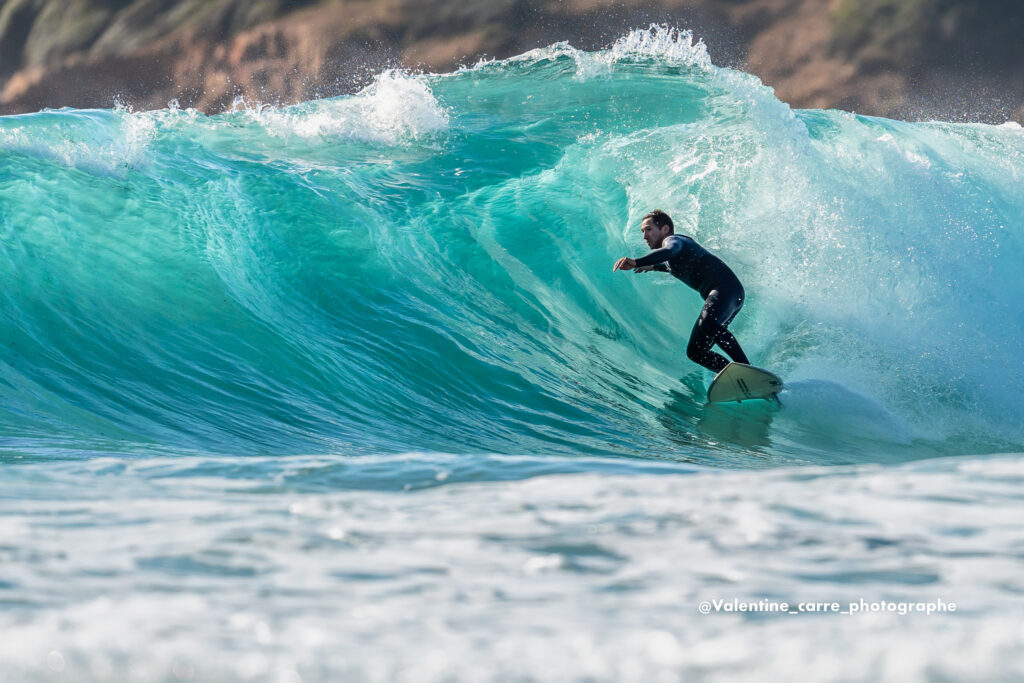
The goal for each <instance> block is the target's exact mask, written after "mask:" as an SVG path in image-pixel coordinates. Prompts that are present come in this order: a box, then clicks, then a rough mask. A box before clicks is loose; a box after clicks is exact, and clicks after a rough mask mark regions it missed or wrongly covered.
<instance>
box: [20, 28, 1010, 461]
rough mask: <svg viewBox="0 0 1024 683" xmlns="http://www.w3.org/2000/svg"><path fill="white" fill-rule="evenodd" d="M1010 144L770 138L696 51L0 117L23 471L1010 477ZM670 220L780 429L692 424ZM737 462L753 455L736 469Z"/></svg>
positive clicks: (799, 123)
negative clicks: (152, 459)
mask: <svg viewBox="0 0 1024 683" xmlns="http://www.w3.org/2000/svg"><path fill="white" fill-rule="evenodd" d="M1022 176H1024V133H1022V131H1021V129H1020V128H1019V127H1018V126H1016V125H1012V124H1007V125H1005V126H998V127H992V126H983V125H952V124H943V123H917V124H912V123H902V122H896V121H888V120H883V119H875V118H868V117H861V116H855V115H853V114H848V113H845V112H840V111H792V110H791V109H789V108H788V107H787V106H786V105H785V104H783V103H781V102H779V101H778V100H776V99H775V98H774V96H773V93H772V91H771V90H770V89H769V88H766V87H764V86H762V85H761V84H760V83H759V82H758V81H757V80H756V79H755V78H753V77H751V76H747V75H744V74H741V73H738V72H735V71H732V70H729V69H722V68H717V67H714V66H712V65H711V64H710V62H709V60H708V59H707V55H706V53H705V52H704V49H703V46H702V45H700V44H696V45H694V44H693V43H692V42H691V39H690V36H689V35H688V34H675V33H672V32H666V31H657V30H654V31H642V32H637V33H634V34H631V35H630V36H627V37H626V38H623V39H622V40H620V41H619V42H618V43H617V44H616V45H615V46H613V47H612V48H611V49H609V50H607V51H604V52H599V53H584V52H579V51H576V50H574V49H573V48H570V47H568V46H566V45H556V46H552V47H550V48H546V49H544V50H539V51H535V52H532V53H528V54H526V55H522V56H520V57H518V58H514V59H510V60H506V61H502V62H490V63H483V64H479V65H477V66H475V67H473V68H469V69H465V70H462V71H459V72H457V73H454V74H449V75H442V76H410V75H404V74H400V73H385V74H382V75H381V76H380V77H378V79H377V80H376V81H375V83H374V84H373V85H371V86H370V87H368V88H367V89H366V90H364V91H363V92H361V93H358V94H356V95H353V96H350V97H343V98H336V99H330V100H323V101H317V102H309V103H305V104H301V105H297V106H294V107H289V108H283V109H272V108H252V107H246V106H244V105H240V106H239V107H237V110H236V111H233V112H231V113H228V114H224V115H220V116H212V117H206V116H203V115H201V114H198V113H196V112H194V111H181V110H178V109H175V108H170V109H167V110H163V111H157V112H146V113H134V112H129V111H122V110H111V111H80V110H60V111H46V112H41V113H38V114H33V115H25V116H15V117H6V118H0V249H2V258H0V276H2V278H3V282H4V283H5V284H4V291H3V306H2V309H0V430H2V433H3V434H4V439H5V441H6V443H7V446H8V447H9V448H30V447H31V448H39V447H44V448H48V447H53V448H55V449H59V450H62V452H66V451H67V449H88V448H95V447H97V445H99V446H101V447H102V448H104V449H108V450H109V449H115V450H117V449H127V450H133V449H134V450H138V449H141V448H152V449H171V450H172V451H175V452H183V451H193V450H195V451H202V452H212V453H277V454H288V453H300V452H301V453H353V454H358V453H371V452H372V453H392V452H408V451H440V452H447V453H465V452H492V453H539V454H544V453H574V454H609V453H611V454H621V455H633V456H654V457H667V458H670V459H684V460H697V461H702V462H709V463H713V464H736V463H743V464H745V465H749V463H750V462H758V463H769V464H770V463H773V462H791V461H794V460H795V461H800V460H808V461H816V462H834V461H858V460H864V459H890V458H894V459H902V458H910V457H923V456H927V455H934V454H951V453H980V452H994V451H1006V450H1022V449H1024V445H1022V444H1024V427H1022V425H1024V400H1022V399H1024V392H1022V389H1021V387H1022V386H1024V371H1022V366H1021V363H1020V358H1021V355H1022V350H1024V349H1022V347H1024V344H1022V339H1024V313H1022V309H1021V304H1020V301H1021V295H1020V292H1021V290H1022V285H1024V277H1022V275H1021V272H1020V266H1019V264H1020V263H1021V262H1022V258H1024V229H1022V222H1024V195H1021V193H1020V192H1019V188H1020V183H1021V178H1022ZM653 208H662V209H664V210H666V211H669V212H670V213H671V214H672V215H673V216H674V217H675V219H676V223H677V229H678V231H680V232H684V233H686V234H690V235H692V236H694V237H695V238H696V239H698V240H699V241H700V242H702V243H703V244H704V245H705V246H707V247H708V248H710V249H711V250H712V251H714V252H715V253H717V254H718V255H719V256H721V257H722V258H723V259H724V260H725V261H726V262H727V263H729V264H730V265H731V266H732V267H733V269H734V270H735V271H736V272H737V274H738V275H739V276H740V278H741V280H742V281H743V282H744V285H745V287H746V290H747V294H748V298H747V303H746V306H745V308H744V310H743V312H742V313H741V314H740V315H739V317H738V318H737V319H736V321H735V323H734V324H733V330H734V332H735V333H736V335H737V337H738V338H739V340H740V341H741V343H742V344H743V345H744V347H745V349H746V350H747V352H748V355H750V356H751V358H752V360H753V362H754V363H755V364H757V365H761V366H764V367H767V368H770V369H772V370H774V371H776V372H778V373H779V374H780V375H782V376H783V377H784V379H785V380H786V381H787V386H788V391H787V392H786V394H784V396H783V400H784V403H785V406H786V407H785V408H784V409H783V410H782V411H779V412H774V411H772V410H770V409H769V408H768V407H767V406H757V405H746V404H745V405H743V406H738V407H736V406H734V407H710V406H707V405H706V404H705V400H704V392H705V389H706V386H707V382H708V380H709V379H710V377H709V375H708V374H707V373H706V372H704V371H703V370H701V369H700V368H698V367H697V366H695V365H693V364H692V363H691V362H690V361H688V360H687V359H686V357H685V353H684V347H685V343H686V339H687V337H688V335H689V331H690V327H691V326H692V323H693V320H694V319H695V318H696V315H697V313H698V312H699V310H700V307H701V304H702V302H701V301H700V299H699V297H698V295H697V294H696V293H694V292H693V291H691V290H689V289H687V288H686V287H684V286H683V285H682V284H681V283H679V282H678V281H676V280H674V279H673V278H671V277H668V276H664V275H660V274H657V273H653V274H648V275H640V276H636V275H634V274H632V273H621V272H618V273H613V272H612V271H611V266H612V264H613V263H614V261H615V259H617V258H618V257H620V256H627V255H632V256H638V255H640V254H642V253H644V251H645V245H644V243H643V242H642V240H641V239H640V234H639V221H640V218H641V217H642V216H643V215H644V214H645V213H646V212H647V211H649V210H651V209H653ZM752 454H754V455H757V456H759V457H758V458H755V459H753V460H752V459H751V457H750V456H751V455H752Z"/></svg>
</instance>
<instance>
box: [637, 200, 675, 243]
mask: <svg viewBox="0 0 1024 683" xmlns="http://www.w3.org/2000/svg"><path fill="white" fill-rule="evenodd" d="M640 232H642V233H643V235H644V241H645V242H647V246H649V247H650V248H651V249H657V248H659V247H660V246H661V243H662V242H664V241H665V238H666V237H668V236H669V235H671V234H672V233H673V232H675V226H674V225H673V224H672V219H671V218H669V215H668V214H667V213H665V212H664V211H662V210H661V209H655V210H654V211H651V212H650V213H649V214H647V215H646V216H644V219H643V220H642V221H640Z"/></svg>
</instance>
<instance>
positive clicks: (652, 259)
mask: <svg viewBox="0 0 1024 683" xmlns="http://www.w3.org/2000/svg"><path fill="white" fill-rule="evenodd" d="M682 250H683V240H682V239H681V238H679V237H676V236H675V235H669V236H668V237H666V238H665V241H664V243H663V246H662V247H661V249H655V250H654V251H652V252H650V253H649V254H646V255H644V256H641V257H640V258H638V259H636V265H638V266H653V265H657V264H659V263H664V262H665V261H668V260H669V259H670V258H673V257H675V256H678V255H679V252H681V251H682ZM659 270H661V269H660V268H659Z"/></svg>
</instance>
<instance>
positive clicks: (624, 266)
mask: <svg viewBox="0 0 1024 683" xmlns="http://www.w3.org/2000/svg"><path fill="white" fill-rule="evenodd" d="M634 268H636V261H634V260H633V259H631V258H629V257H628V256H626V257H624V258H620V259H619V260H618V261H616V262H615V267H614V268H612V270H613V271H615V270H633V269H634Z"/></svg>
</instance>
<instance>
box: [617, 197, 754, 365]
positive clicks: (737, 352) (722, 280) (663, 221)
mask: <svg viewBox="0 0 1024 683" xmlns="http://www.w3.org/2000/svg"><path fill="white" fill-rule="evenodd" d="M640 231H641V232H642V233H643V236H644V241H645V242H647V246H649V247H650V248H651V249H652V251H651V252H650V253H649V254H647V255H646V256H642V257H640V258H638V259H631V258H628V257H624V258H620V259H619V260H618V261H617V262H616V263H615V267H614V268H612V270H613V271H615V270H632V271H634V272H636V273H646V272H648V271H651V270H657V271H660V272H663V273H671V274H672V275H674V276H676V277H677V278H679V279H680V280H682V281H683V282H684V283H686V284H687V285H688V286H689V287H691V288H693V289H695V290H697V291H698V292H700V295H701V296H702V297H704V308H703V309H701V312H700V317H698V318H697V322H696V323H695V324H694V326H693V332H691V333H690V342H689V343H688V344H687V345H686V356H687V357H688V358H689V359H690V360H692V361H693V362H695V363H698V364H700V365H703V366H704V367H706V368H707V369H708V370H711V371H712V372H715V373H718V372H721V371H722V369H723V368H724V367H725V366H726V365H728V364H729V361H728V360H726V359H725V357H724V356H722V355H721V354H718V353H715V352H714V351H712V350H711V347H713V346H714V345H715V344H718V346H719V348H720V349H722V350H723V351H725V352H726V353H727V354H729V357H730V358H732V359H733V360H734V361H736V362H737V363H746V364H749V363H750V361H749V360H747V356H746V354H745V353H743V349H741V348H740V345H739V342H737V341H736V337H734V336H733V335H732V332H730V331H729V329H728V327H729V323H731V322H732V319H733V318H735V317H736V314H737V313H739V312H740V309H741V308H742V307H743V296H744V292H743V285H742V284H740V281H739V278H737V277H736V274H735V273H733V272H732V270H731V269H730V268H729V266H727V265H725V263H723V262H722V261H721V260H720V259H719V258H718V257H717V256H715V255H714V254H712V253H711V252H709V251H708V250H707V249H705V248H704V247H702V246H700V245H699V244H697V242H696V241H695V240H694V239H693V238H691V237H687V236H686V235H677V234H675V226H674V225H673V224H672V219H671V218H670V217H669V215H668V214H667V213H665V212H664V211H660V210H656V211H651V212H650V213H649V214H647V215H646V216H644V218H643V221H641V223H640Z"/></svg>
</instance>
